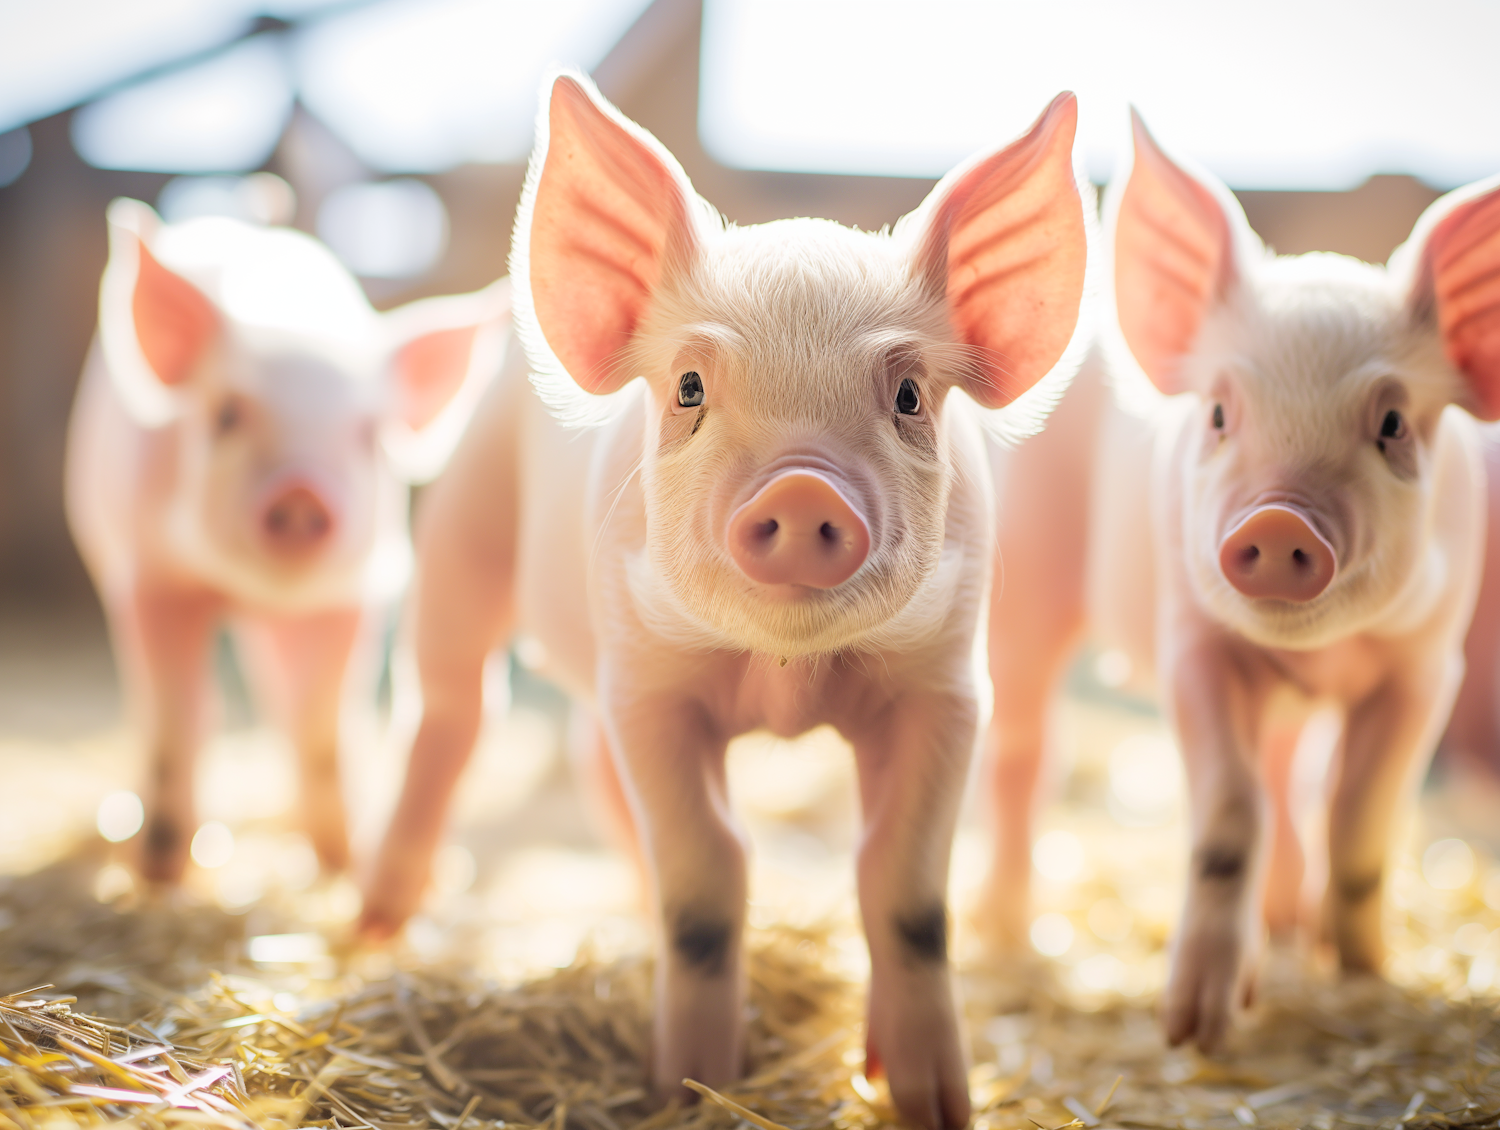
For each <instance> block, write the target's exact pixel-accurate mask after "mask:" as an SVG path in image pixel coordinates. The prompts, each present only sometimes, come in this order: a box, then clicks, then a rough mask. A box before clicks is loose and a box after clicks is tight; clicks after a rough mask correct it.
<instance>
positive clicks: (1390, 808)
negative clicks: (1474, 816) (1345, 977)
mask: <svg viewBox="0 0 1500 1130" xmlns="http://www.w3.org/2000/svg"><path fill="white" fill-rule="evenodd" d="M1462 668H1463V665H1462V662H1461V661H1460V660H1459V659H1458V658H1457V657H1456V656H1454V657H1450V659H1449V660H1448V661H1446V662H1445V661H1444V660H1442V659H1436V660H1433V661H1432V662H1430V663H1428V664H1427V665H1426V667H1425V668H1418V669H1416V670H1413V671H1409V672H1404V673H1403V674H1401V675H1399V676H1397V677H1395V678H1393V679H1392V680H1390V681H1389V682H1388V683H1387V684H1386V685H1384V686H1382V687H1381V688H1380V689H1379V690H1377V691H1376V692H1375V693H1374V694H1371V695H1370V696H1369V697H1368V698H1366V699H1365V700H1364V701H1363V702H1361V703H1360V704H1359V705H1357V706H1356V707H1355V708H1354V709H1353V710H1351V711H1350V712H1349V721H1348V727H1347V730H1346V733H1345V739H1344V747H1343V756H1342V758H1341V759H1340V762H1339V766H1338V778H1337V781H1336V783H1335V785H1334V791H1333V798H1332V803H1331V805H1330V808H1329V814H1328V872H1329V876H1328V898H1327V915H1328V927H1329V932H1330V934H1331V935H1332V938H1333V942H1334V945H1335V946H1336V947H1337V949H1338V954H1339V964H1340V965H1342V966H1343V968H1344V969H1345V970H1347V971H1349V972H1353V973H1379V972H1380V969H1381V966H1382V965H1383V964H1384V962H1385V944H1384V941H1383V939H1382V936H1381V927H1380V909H1381V892H1382V889H1383V887H1384V879H1385V867H1386V857H1387V854H1388V852H1389V850H1390V843H1391V830H1392V826H1393V824H1394V823H1395V817H1396V812H1397V809H1398V808H1399V807H1400V805H1401V803H1402V802H1403V801H1405V800H1408V799H1410V796H1411V793H1412V790H1413V789H1414V787H1415V786H1416V784H1417V781H1418V779H1419V775H1420V774H1421V773H1422V772H1423V770H1425V769H1426V767H1427V763H1428V760H1429V759H1430V758H1431V756H1432V751H1433V748H1434V747H1435V746H1436V744H1437V739H1438V736H1439V735H1440V734H1441V733H1442V728H1443V724H1444V722H1445V721H1446V720H1447V717H1448V711H1449V708H1450V706H1451V704H1452V702H1453V697H1454V695H1455V693H1456V692H1457V689H1458V683H1459V681H1460V678H1461V673H1462Z"/></svg>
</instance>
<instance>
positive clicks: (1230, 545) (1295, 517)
mask: <svg viewBox="0 0 1500 1130" xmlns="http://www.w3.org/2000/svg"><path fill="white" fill-rule="evenodd" d="M1219 568H1220V569H1221V570H1223V572H1224V577H1225V579H1226V580H1228V582H1229V583H1230V584H1231V585H1233V586H1234V587H1235V588H1237V589H1239V591H1240V592H1242V593H1244V594H1245V595H1246V596H1249V597H1266V598H1269V599H1272V600H1290V601H1297V602H1301V601H1307V600H1312V599H1313V598H1314V597H1315V596H1317V595H1318V594H1319V593H1321V592H1322V591H1323V590H1324V589H1326V588H1327V587H1328V582H1329V581H1331V580H1333V574H1334V572H1335V570H1336V569H1337V568H1338V559H1337V558H1336V557H1335V556H1334V552H1333V547H1332V546H1330V545H1329V544H1328V543H1327V542H1326V541H1324V540H1323V537H1322V535H1321V534H1319V533H1318V531H1317V530H1315V529H1313V527H1312V524H1311V523H1310V522H1308V520H1307V519H1306V518H1304V517H1303V516H1302V515H1301V514H1300V513H1298V512H1297V511H1296V510H1294V509H1292V508H1291V507H1289V506H1261V507H1258V508H1257V509H1255V510H1252V511H1251V512H1250V514H1249V516H1248V517H1246V518H1245V520H1244V521H1243V522H1241V523H1240V524H1239V525H1238V526H1236V527H1235V528H1234V529H1233V530H1231V531H1230V532H1229V536H1228V537H1226V538H1225V539H1224V543H1223V544H1222V545H1221V546H1219Z"/></svg>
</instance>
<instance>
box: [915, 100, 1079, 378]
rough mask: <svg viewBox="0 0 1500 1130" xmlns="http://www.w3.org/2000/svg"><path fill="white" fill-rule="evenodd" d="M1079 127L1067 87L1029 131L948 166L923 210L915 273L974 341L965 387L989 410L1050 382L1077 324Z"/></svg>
mask: <svg viewBox="0 0 1500 1130" xmlns="http://www.w3.org/2000/svg"><path fill="white" fill-rule="evenodd" d="M1077 127H1078V100H1077V99H1076V98H1075V97H1074V96H1073V95H1072V94H1067V93H1064V94H1059V95H1058V96H1057V97H1056V98H1055V99H1053V101H1052V104H1051V105H1050V106H1048V107H1047V109H1046V110H1045V111H1044V112H1043V113H1042V116H1041V117H1040V118H1038V119H1037V120H1036V123H1035V124H1034V125H1033V126H1032V127H1031V129H1030V130H1028V131H1027V132H1026V134H1025V135H1024V136H1023V137H1021V138H1020V139H1019V140H1017V141H1015V142H1012V143H1011V144H1010V145H1008V146H1006V147H1005V148H1004V149H1002V150H1000V151H999V152H997V153H992V154H990V155H989V156H987V157H983V158H981V159H979V160H978V161H976V162H973V163H971V164H969V165H968V166H966V167H964V168H961V169H958V170H955V171H954V172H953V173H950V174H949V175H948V176H947V177H945V178H944V179H943V181H942V182H940V183H939V184H938V186H937V188H935V189H934V190H933V191H932V194H931V195H930V196H929V197H928V198H927V201H926V202H925V203H924V204H923V205H922V207H921V209H919V210H918V212H916V213H914V214H913V219H914V220H916V221H917V222H918V223H920V224H921V225H922V227H921V230H920V233H919V235H918V239H917V249H916V256H915V259H914V263H913V266H914V269H915V270H917V271H919V272H921V273H922V274H923V275H925V276H926V277H927V278H928V279H929V280H930V281H931V283H932V285H933V286H934V287H935V288H940V289H941V290H942V291H943V292H944V294H945V295H946V297H947V300H948V310H949V317H950V319H951V321H952V323H953V328H954V331H955V332H956V334H957V335H958V338H959V340H960V341H962V342H963V343H964V344H966V345H970V346H973V347H974V348H975V350H976V354H977V357H976V360H977V361H978V364H977V365H976V367H975V370H974V372H973V373H971V374H970V375H969V376H968V377H966V378H965V388H966V391H968V393H969V394H970V395H971V396H973V397H974V398H975V399H976V400H978V401H979V402H980V403H981V404H983V405H985V406H986V407H990V408H999V407H1001V406H1003V405H1005V404H1008V403H1010V402H1011V401H1012V400H1014V399H1015V398H1016V397H1017V396H1019V395H1020V394H1021V393H1023V392H1025V391H1026V390H1027V389H1028V388H1030V387H1031V386H1032V385H1034V384H1036V382H1037V381H1039V380H1041V378H1042V377H1044V376H1045V375H1046V374H1047V372H1048V370H1050V369H1051V368H1052V367H1053V366H1054V365H1055V364H1057V362H1058V360H1059V359H1060V358H1061V356H1062V354H1063V351H1064V350H1065V349H1066V348H1067V345H1068V341H1069V339H1070V338H1071V337H1072V335H1073V329H1074V327H1075V326H1076V325H1077V323H1078V309H1079V304H1080V303H1081V302H1082V300H1083V283H1084V267H1085V264H1086V262H1087V259H1088V238H1087V230H1086V227H1085V222H1084V216H1083V202H1082V199H1081V197H1080V196H1079V193H1078V186H1077V183H1076V182H1075V180H1074V177H1073V158H1072V154H1073V135H1074V133H1075V132H1076V130H1077ZM919 217H920V218H919Z"/></svg>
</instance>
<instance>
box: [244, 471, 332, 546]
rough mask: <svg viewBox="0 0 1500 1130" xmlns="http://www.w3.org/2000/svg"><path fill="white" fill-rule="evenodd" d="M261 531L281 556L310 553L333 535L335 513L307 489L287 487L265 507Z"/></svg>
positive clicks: (303, 487)
mask: <svg viewBox="0 0 1500 1130" xmlns="http://www.w3.org/2000/svg"><path fill="white" fill-rule="evenodd" d="M261 532H262V533H263V534H264V535H265V539H266V542H267V544H269V545H270V547H271V548H272V549H273V550H275V551H276V552H278V553H285V554H301V553H307V552H310V551H312V550H314V549H317V548H318V547H319V546H321V545H322V544H323V543H324V542H325V541H326V540H327V539H328V536H329V535H330V534H331V533H333V513H332V511H330V510H329V509H328V506H327V504H326V503H325V502H324V501H323V500H322V499H321V498H319V497H318V495H317V493H316V492H314V491H312V490H310V489H309V488H308V487H305V486H293V487H288V488H287V489H285V490H283V491H281V492H279V493H278V494H277V495H276V496H275V497H273V498H272V499H271V501H270V502H269V503H268V504H267V505H266V508H265V511H264V512H263V513H262V515H261Z"/></svg>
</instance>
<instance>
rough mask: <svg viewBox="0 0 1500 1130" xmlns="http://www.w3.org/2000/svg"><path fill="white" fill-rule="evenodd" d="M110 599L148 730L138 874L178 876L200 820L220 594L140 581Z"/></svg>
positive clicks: (172, 879)
mask: <svg viewBox="0 0 1500 1130" xmlns="http://www.w3.org/2000/svg"><path fill="white" fill-rule="evenodd" d="M106 607H107V609H108V611H109V619H110V626H111V628H112V629H113V631H114V634H115V644H116V651H117V653H118V655H119V657H120V663H121V667H122V673H123V675H124V681H125V686H126V692H127V696H128V700H129V704H130V707H131V710H132V712H133V713H134V715H135V717H136V719H137V721H138V725H139V726H140V730H141V733H143V734H144V735H145V738H146V750H147V758H148V770H147V772H148V774H149V776H148V779H147V782H146V787H145V789H144V795H145V808H146V823H145V831H144V834H143V836H142V838H141V847H140V868H141V874H142V875H144V876H145V877H146V879H148V880H150V881H151V882H160V883H176V882H178V881H179V880H180V879H181V878H182V873H183V871H184V869H185V868H186V867H187V861H188V848H189V846H190V845H191V843H192V839H193V833H194V831H196V829H197V826H198V822H197V804H196V801H195V799H194V796H193V782H194V766H195V762H196V756H197V752H198V747H199V745H200V744H201V743H202V741H203V736H204V733H205V732H206V730H207V728H208V715H209V706H210V702H211V699H212V692H211V689H210V682H209V676H210V671H209V652H210V646H211V644H212V642H213V634H214V628H215V626H216V625H217V623H218V620H219V617H220V616H221V615H222V613H223V601H222V600H221V599H220V598H219V597H217V596H215V595H214V594H212V593H208V592H205V591H203V590H201V589H193V588H178V587H170V586H166V585H153V584H150V583H142V584H141V585H139V586H138V587H137V588H136V589H135V590H134V591H132V592H129V593H125V594H121V595H118V596H115V595H108V596H107V597H106Z"/></svg>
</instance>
